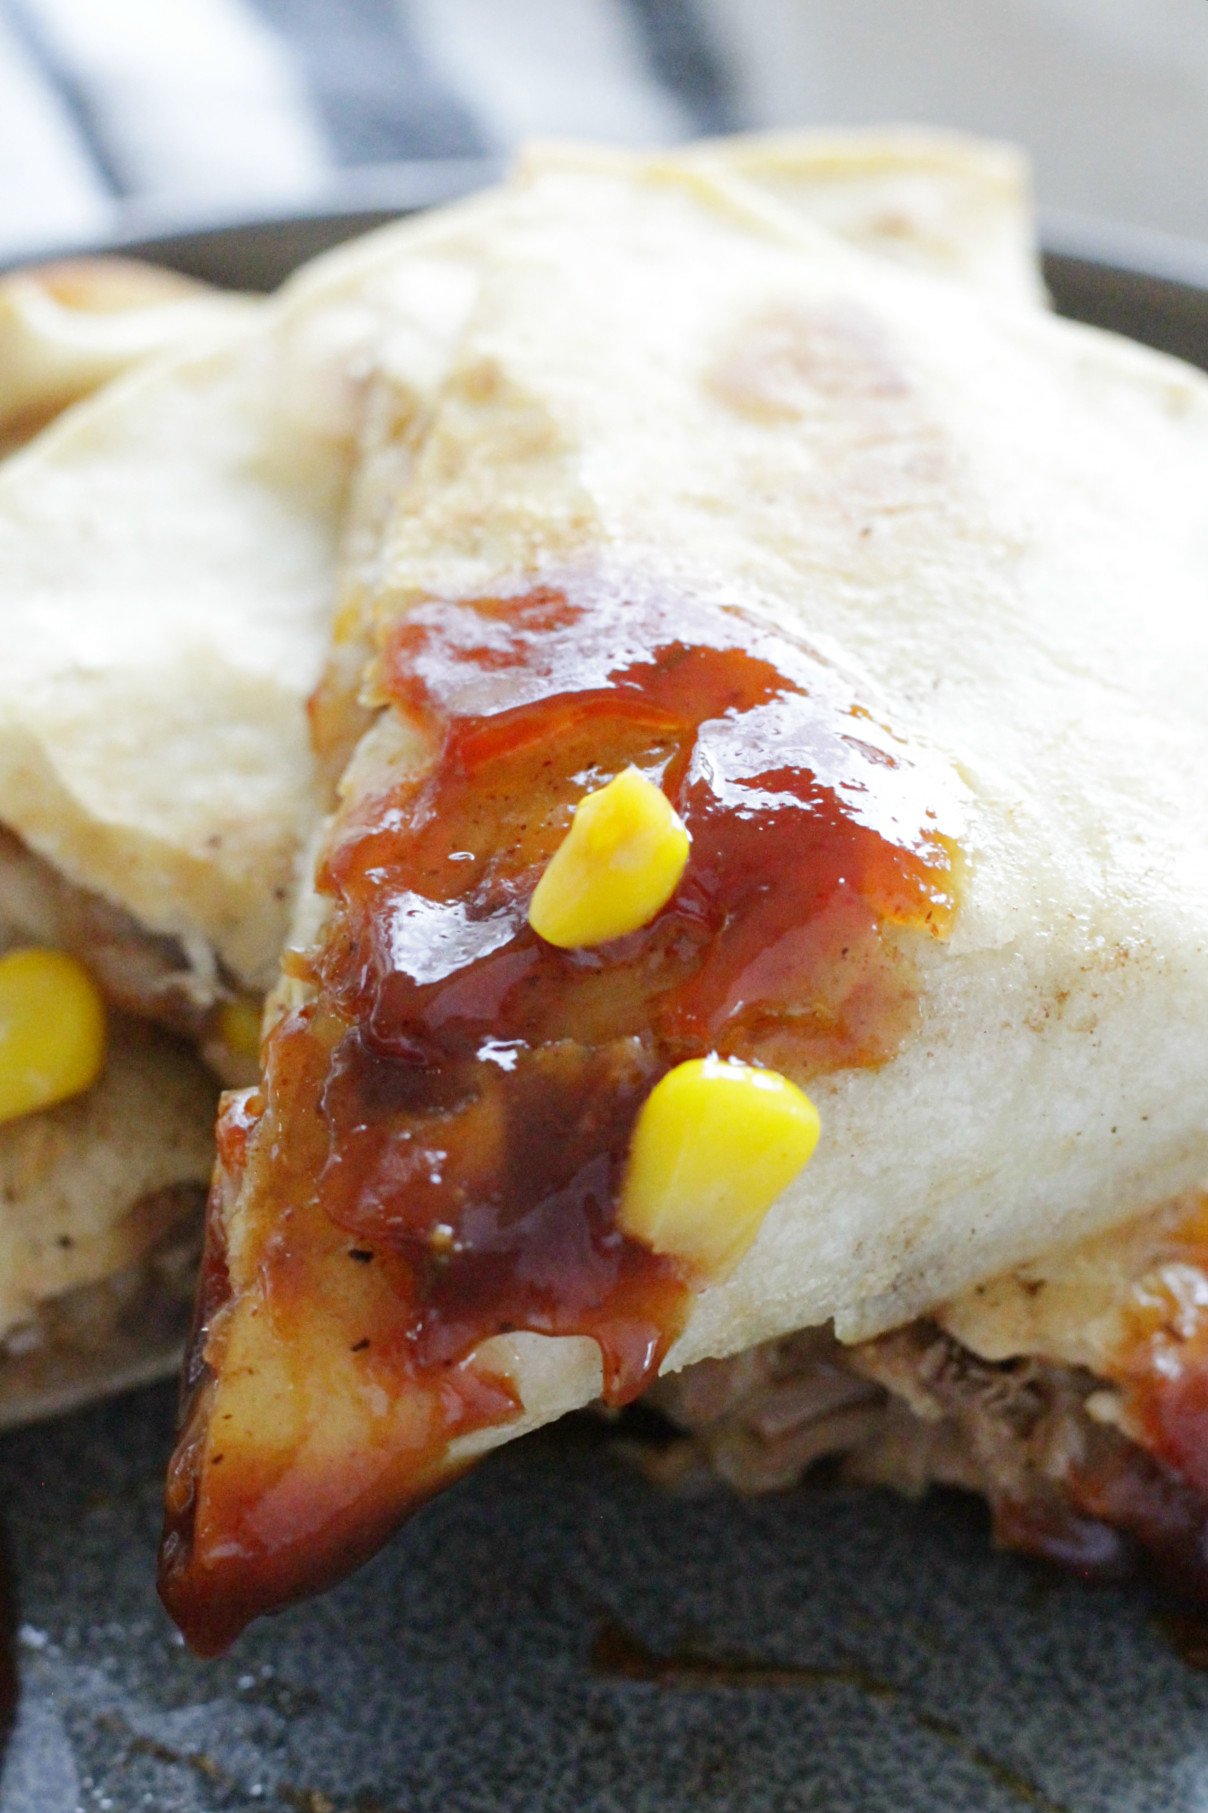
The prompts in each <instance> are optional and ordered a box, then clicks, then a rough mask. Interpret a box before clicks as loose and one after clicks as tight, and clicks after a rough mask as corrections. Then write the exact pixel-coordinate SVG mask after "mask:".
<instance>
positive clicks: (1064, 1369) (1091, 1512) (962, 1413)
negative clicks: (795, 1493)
mask: <svg viewBox="0 0 1208 1813" xmlns="http://www.w3.org/2000/svg"><path fill="white" fill-rule="evenodd" d="M647 1401H648V1402H649V1403H651V1404H652V1405H653V1406H654V1407H655V1408H656V1409H658V1410H659V1411H661V1412H662V1413H663V1414H664V1415H665V1416H666V1417H667V1418H668V1419H669V1420H670V1421H671V1422H672V1423H673V1424H674V1425H675V1427H676V1428H677V1429H678V1430H679V1431H681V1432H682V1434H681V1435H680V1436H679V1437H678V1438H677V1439H675V1440H673V1441H672V1442H671V1443H670V1444H669V1445H668V1446H667V1447H665V1448H663V1449H661V1450H659V1449H656V1450H644V1451H643V1453H642V1464H643V1466H644V1468H645V1469H646V1471H647V1472H648V1473H650V1474H651V1475H652V1476H653V1477H655V1478H656V1479H658V1480H659V1481H660V1483H663V1484H667V1485H678V1486H685V1485H691V1484H692V1483H694V1481H699V1480H700V1479H702V1478H703V1477H705V1476H707V1475H708V1474H714V1475H719V1476H720V1477H721V1478H722V1479H724V1480H725V1481H727V1482H728V1483H729V1484H731V1485H733V1486H735V1487H736V1488H737V1489H738V1490H740V1491H743V1492H752V1493H757V1492H766V1491H774V1490H777V1489H781V1488H784V1487H788V1486H790V1485H793V1484H795V1483H796V1482H797V1481H798V1480H800V1479H801V1477H802V1476H803V1474H805V1473H806V1472H807V1471H808V1470H809V1469H810V1467H812V1466H813V1465H814V1463H815V1462H817V1461H819V1460H821V1459H823V1458H824V1457H830V1458H833V1459H837V1460H839V1462H840V1464H841V1468H842V1473H843V1476H844V1477H845V1478H848V1479H851V1480H853V1481H858V1482H861V1483H871V1484H880V1485H887V1486H891V1487H893V1488H895V1489H896V1490H898V1491H901V1492H904V1493H906V1494H908V1495H910V1496H912V1497H914V1496H918V1495H919V1494H920V1493H922V1492H923V1491H924V1490H925V1489H926V1488H927V1487H928V1486H929V1485H932V1484H939V1485H947V1486H956V1487H960V1488H962V1489H965V1490H968V1491H972V1492H975V1493H978V1494H979V1495H980V1496H982V1497H983V1498H985V1499H986V1500H987V1501H988V1503H989V1505H990V1508H991V1511H992V1514H993V1518H994V1532H995V1538H996V1540H997V1541H998V1542H999V1543H1000V1544H1001V1545H1002V1546H1004V1547H1007V1548H1013V1549H1018V1550H1023V1551H1026V1552H1029V1553H1033V1554H1038V1555H1042V1556H1044V1557H1046V1558H1048V1559H1049V1560H1052V1561H1056V1562H1058V1563H1060V1564H1061V1565H1063V1566H1065V1567H1069V1568H1072V1569H1074V1570H1075V1571H1076V1572H1078V1573H1081V1574H1084V1575H1086V1576H1088V1577H1093V1578H1100V1579H1118V1578H1121V1577H1123V1576H1125V1575H1127V1574H1129V1573H1131V1572H1133V1571H1134V1570H1135V1568H1136V1566H1137V1564H1138V1563H1141V1562H1146V1563H1148V1564H1150V1565H1151V1566H1152V1568H1153V1569H1154V1570H1155V1571H1156V1572H1157V1573H1158V1575H1159V1576H1160V1577H1161V1578H1163V1579H1164V1580H1165V1581H1167V1582H1168V1583H1170V1584H1172V1585H1174V1586H1176V1587H1177V1588H1178V1590H1179V1591H1180V1592H1183V1593H1187V1594H1190V1595H1191V1596H1193V1597H1194V1598H1196V1599H1197V1600H1200V1601H1208V1500H1205V1498H1204V1497H1203V1496H1201V1494H1200V1493H1199V1492H1197V1491H1196V1489H1195V1488H1194V1487H1193V1486H1192V1485H1191V1484H1189V1483H1188V1482H1187V1481H1186V1480H1185V1479H1184V1478H1182V1477H1181V1476H1180V1474H1179V1473H1178V1472H1176V1471H1175V1469H1174V1468H1173V1467H1171V1466H1168V1465H1167V1464H1165V1463H1164V1462H1163V1461H1161V1460H1159V1459H1156V1458H1154V1457H1153V1456H1152V1455H1150V1454H1149V1453H1147V1452H1146V1450H1145V1449H1144V1448H1143V1447H1142V1446H1141V1445H1140V1444H1139V1443H1138V1442H1136V1441H1134V1440H1133V1439H1131V1437H1130V1436H1129V1435H1128V1434H1126V1433H1125V1432H1124V1430H1123V1429H1122V1428H1121V1427H1120V1426H1119V1424H1118V1422H1117V1421H1116V1418H1117V1416H1118V1415H1119V1413H1120V1399H1119V1397H1118V1395H1117V1393H1116V1391H1115V1389H1114V1388H1113V1387H1112V1386H1111V1385H1109V1384H1106V1383H1105V1382H1104V1380H1103V1379H1101V1378H1099V1377H1097V1376H1096V1375H1095V1374H1093V1373H1091V1372H1089V1371H1087V1370H1085V1369H1083V1368H1080V1367H1076V1366H1066V1365H1059V1364H1056V1363H1053V1362H1049V1361H1044V1360H1037V1359H1032V1358H1026V1357H1024V1358H1015V1359H1008V1360H998V1361H991V1360H985V1359H982V1358H980V1357H979V1356H978V1355H977V1354H975V1353H973V1352H972V1351H971V1350H970V1349H969V1348H967V1347H965V1346H963V1345H962V1344H961V1343H960V1342H959V1341H957V1340H956V1339H955V1338H954V1337H953V1336H952V1335H950V1334H948V1333H946V1332H945V1331H944V1330H943V1329H941V1328H940V1327H939V1326H938V1325H937V1324H936V1323H934V1322H931V1321H927V1320H922V1321H918V1322H914V1323H911V1324H909V1325H908V1326H907V1327H905V1328H902V1329H897V1330H894V1331H893V1332H891V1333H889V1334H886V1335H882V1336H880V1337H878V1338H877V1339H875V1340H872V1341H866V1342H863V1343H861V1344H860V1345H858V1346H854V1347H844V1346H842V1345H841V1344H840V1343H839V1342H838V1341H837V1340H836V1339H835V1338H834V1336H833V1335H831V1334H830V1333H829V1332H828V1331H826V1330H821V1329H814V1330H807V1331H805V1332H803V1333H800V1334H795V1335H790V1336H788V1337H786V1338H785V1339H783V1340H778V1341H772V1342H768V1343H767V1344H765V1345H764V1346H761V1347H757V1348H754V1349H752V1350H750V1351H749V1352H747V1353H742V1354H737V1355H735V1356H734V1357H733V1358H731V1359H726V1360H709V1361H704V1362H702V1363H700V1364H698V1365H696V1366H694V1367H690V1368H688V1369H687V1370H686V1371H685V1372H683V1373H681V1374H678V1375H672V1376H670V1377H668V1378H666V1379H662V1380H660V1381H659V1383H658V1384H657V1385H656V1386H655V1387H654V1389H653V1390H652V1391H651V1392H650V1393H649V1394H648V1397H647Z"/></svg>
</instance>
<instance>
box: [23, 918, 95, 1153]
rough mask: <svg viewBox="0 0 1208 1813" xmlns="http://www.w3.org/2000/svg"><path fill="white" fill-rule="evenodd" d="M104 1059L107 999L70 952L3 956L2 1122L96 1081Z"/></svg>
mask: <svg viewBox="0 0 1208 1813" xmlns="http://www.w3.org/2000/svg"><path fill="white" fill-rule="evenodd" d="M104 1062H105V1003H104V1002H103V1001H102V999H101V993H100V990H99V989H98V988H97V985H96V983H95V982H94V981H93V979H92V977H91V976H90V975H89V974H88V971H87V970H86V969H85V968H84V965H83V964H82V963H80V962H78V961H77V959H76V958H75V957H69V956H68V955H67V953H66V951H53V950H23V951H10V952H9V954H8V956H7V957H0V1121H9V1120H15V1119H16V1118H17V1116H18V1115H21V1114H33V1113H34V1112H35V1111H36V1110H37V1109H39V1108H49V1107H51V1106H52V1105H53V1104H54V1103H55V1102H63V1101H66V1100H67V1098H68V1097H69V1096H72V1095H81V1094H82V1093H83V1091H84V1090H85V1089H89V1088H91V1087H92V1085H93V1083H95V1082H96V1080H97V1077H98V1076H99V1075H100V1074H101V1067H102V1065H103V1064H104Z"/></svg>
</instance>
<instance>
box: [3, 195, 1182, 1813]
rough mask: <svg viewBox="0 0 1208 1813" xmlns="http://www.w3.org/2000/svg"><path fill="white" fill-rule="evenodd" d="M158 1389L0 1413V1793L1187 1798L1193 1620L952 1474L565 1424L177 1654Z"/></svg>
mask: <svg viewBox="0 0 1208 1813" xmlns="http://www.w3.org/2000/svg"><path fill="white" fill-rule="evenodd" d="M434 180H435V181H436V182H437V186H436V187H435V188H433V182H434ZM442 180H444V182H445V186H444V187H443V188H442V187H440V182H441V181H442ZM416 183H422V184H426V185H427V186H426V187H419V186H416V184H412V186H410V187H408V186H407V185H405V184H404V185H403V186H402V188H401V190H400V192H399V193H397V194H395V195H394V196H393V198H385V197H383V196H382V195H381V194H380V193H378V194H376V195H374V196H373V197H370V198H368V199H367V198H365V197H360V198H354V202H353V205H352V206H351V207H350V208H349V209H346V210H342V211H336V212H328V213H322V214H313V215H310V216H307V217H304V218H295V219H292V220H290V221H287V222H279V223H269V224H263V223H261V224H255V225H243V226H237V227H223V228H209V229H205V230H201V231H191V232H188V233H184V234H175V235H172V236H159V237H157V238H155V239H153V240H152V241H150V242H142V243H137V244H136V243H134V242H132V241H129V240H127V241H123V242H122V249H123V250H134V251H139V252H142V253H144V254H150V255H152V256H155V257H157V258H159V259H161V260H163V261H164V262H167V263H171V264H175V265H178V266H179V267H181V268H183V269H186V270H190V271H194V272H196V273H198V274H199V275H203V276H207V277H210V278H213V279H216V280H218V281H220V282H223V281H225V282H228V283H232V284H235V285H239V286H244V287H255V286H264V285H267V284H270V283H273V282H275V281H277V280H278V279H279V278H281V277H282V276H284V275H285V274H286V272H287V271H288V270H289V269H290V268H291V267H292V266H293V265H294V264H295V263H297V262H298V261H299V260H300V259H302V258H304V257H306V256H309V255H310V254H312V253H313V252H316V251H318V250H320V249H321V248H322V247H323V246H325V245H328V244H332V243H334V242H335V241H336V240H338V239H341V238H344V237H347V236H348V235H349V234H350V233H353V232H357V231H360V230H363V229H364V228H366V227H368V226H371V225H373V224H374V223H375V222H376V221H377V220H379V219H384V218H386V217H387V216H388V215H389V214H391V213H394V212H397V211H398V208H399V207H400V206H409V205H411V206H413V205H416V203H417V202H422V201H426V200H430V199H435V198H438V197H439V198H443V196H444V195H445V194H448V193H450V192H452V190H453V189H455V188H456V187H458V186H461V184H462V183H464V174H463V175H462V176H460V177H459V178H457V179H456V180H453V179H434V178H432V177H431V176H425V177H422V178H419V179H416ZM390 199H392V200H393V205H387V203H388V201H389V200H390ZM1047 237H1048V240H1049V243H1050V245H1052V246H1053V247H1054V250H1053V252H1052V253H1051V255H1050V257H1049V260H1048V278H1049V282H1050V285H1051V287H1052V290H1053V293H1054V295H1055V297H1056V299H1057V302H1058V304H1059V305H1060V306H1061V307H1062V308H1063V309H1064V310H1065V311H1066V312H1068V313H1071V314H1075V315H1078V316H1080V317H1081V318H1083V319H1085V320H1089V321H1096V322H1099V323H1101V324H1102V325H1105V326H1110V327H1115V328H1119V329H1121V330H1122V331H1124V332H1127V333H1131V334H1133V335H1135V336H1137V337H1138V338H1141V339H1146V340H1150V341H1152V342H1153V343H1154V344H1156V345H1160V346H1163V347H1165V348H1167V349H1169V350H1171V351H1175V352H1179V353H1181V354H1182V355H1184V356H1185V357H1190V358H1193V359H1197V360H1198V361H1199V362H1200V363H1201V364H1204V365H1205V366H1208V258H1201V257H1200V256H1199V255H1198V254H1197V253H1195V252H1194V251H1193V250H1191V249H1187V248H1181V247H1179V246H1177V245H1172V244H1170V243H1169V242H1165V241H1149V240H1134V239H1132V238H1130V237H1121V236H1119V235H1116V234H1112V235H1110V236H1105V235H1103V234H1101V233H1098V232H1097V231H1095V230H1090V229H1087V228H1085V227H1079V226H1078V225H1077V223H1071V222H1068V221H1056V222H1051V223H1049V229H1048V235H1047ZM173 1410H174V1393H173V1392H172V1390H171V1389H170V1388H169V1387H167V1386H160V1387H153V1388H151V1389H147V1390H144V1391H141V1392H138V1393H132V1394H129V1395H127V1396H125V1397H122V1398H119V1399H117V1400H115V1401H114V1402H112V1403H110V1404H107V1405H104V1406H101V1407H99V1408H96V1409H93V1410H91V1411H88V1412H85V1413H81V1414H78V1415H76V1416H73V1417H71V1418H69V1419H65V1420H63V1421H60V1422H57V1423H53V1424H47V1425H44V1426H42V1427H40V1428H35V1429H27V1430H23V1431H20V1432H18V1433H14V1434H9V1435H7V1436H5V1437H3V1438H2V1439H0V1505H2V1507H3V1519H4V1525H5V1529H6V1544H7V1562H8V1565H7V1569H6V1573H7V1578H8V1582H9V1602H8V1604H7V1606H6V1607H5V1610H4V1616H5V1619H6V1623H7V1637H8V1643H7V1649H6V1651H5V1652H2V1653H0V1666H4V1667H7V1666H8V1665H9V1663H10V1662H11V1667H12V1669H13V1670H14V1671H15V1681H10V1682H9V1683H8V1685H9V1687H10V1689H11V1690H13V1691H10V1694H9V1699H10V1701H15V1709H14V1710H13V1711H12V1713H11V1715H10V1717H9V1729H8V1730H7V1733H6V1736H7V1745H6V1749H5V1751H4V1757H3V1763H2V1764H0V1813H77V1810H81V1813H85V1810H86V1813H109V1810H111V1813H140V1810H143V1809H146V1810H148V1813H219V1810H220V1809H225V1810H238V1813H250V1810H252V1809H256V1808H260V1807H264V1808H276V1809H286V1810H290V1809H292V1810H293V1813H721V1810H723V1809H724V1810H726V1813H731V1810H733V1813H740V1810H741V1813H798V1810H801V1813H806V1810H807V1809H810V1810H812V1809H818V1813H1026V1810H1028V1809H1030V1810H1031V1813H1204V1810H1205V1809H1208V1673H1204V1674H1202V1673H1198V1672H1196V1671H1195V1670H1194V1669H1192V1668H1191V1667H1189V1666H1187V1664H1186V1662H1185V1661H1184V1660H1182V1659H1180V1652H1181V1653H1182V1654H1188V1653H1190V1654H1194V1652H1195V1650H1196V1648H1197V1645H1198V1646H1200V1647H1202V1649H1203V1651H1204V1656H1205V1660H1208V1632H1206V1633H1205V1634H1204V1635H1203V1636H1202V1637H1201V1636H1199V1635H1198V1633H1197V1632H1196V1631H1194V1630H1189V1629H1187V1628H1183V1629H1181V1630H1179V1631H1177V1632H1176V1630H1175V1628H1174V1625H1173V1622H1172V1619H1171V1617H1170V1615H1169V1614H1168V1613H1164V1612H1163V1611H1162V1610H1161V1609H1160V1608H1159V1607H1158V1606H1157V1605H1156V1604H1155V1603H1154V1602H1153V1601H1152V1600H1150V1599H1149V1598H1147V1597H1146V1596H1145V1594H1144V1593H1142V1592H1141V1591H1140V1590H1139V1589H1138V1590H1136V1591H1129V1592H1120V1591H1110V1592H1108V1591H1103V1590H1099V1591H1091V1590H1089V1589H1086V1588H1083V1587H1080V1586H1078V1585H1077V1584H1075V1583H1073V1582H1071V1581H1068V1580H1064V1579H1062V1578H1060V1577H1057V1576H1054V1575H1052V1574H1049V1573H1047V1572H1044V1571H1042V1570H1040V1569H1039V1568H1038V1567H1036V1566H1035V1565H1033V1564H1029V1563H1026V1562H1023V1561H1020V1560H1018V1559H1015V1558H1013V1557H1008V1556H1002V1555H994V1554H992V1553H991V1551H990V1549H989V1547H988V1539H987V1532H986V1527H985V1520H984V1518H983V1516H982V1514H981V1512H980V1510H979V1509H978V1508H977V1507H975V1506H973V1505H970V1504H968V1503H966V1502H964V1501H962V1500H960V1499H957V1498H954V1497H944V1496H939V1495H936V1496H933V1497H932V1498H931V1499H929V1500H928V1501H927V1502H925V1503H923V1504H921V1505H907V1504H903V1503H901V1502H899V1501H897V1500H895V1499H892V1498H890V1497H889V1496H887V1495H885V1494H882V1493H874V1492H865V1493H856V1492H850V1491H846V1490H826V1489H823V1488H820V1487H812V1488H808V1489H806V1490H803V1491H800V1492H795V1493H792V1494H789V1495H786V1496H783V1497H777V1498H770V1499H762V1500H758V1501H754V1502H744V1501H741V1500H739V1499H736V1498H734V1497H731V1496H728V1495H726V1494H725V1493H723V1492H721V1491H718V1492H716V1493H715V1494H712V1495H710V1496H708V1497H704V1498H694V1499H682V1498H671V1497H667V1496H665V1495H662V1494H660V1493H658V1492H657V1491H655V1490H653V1489H652V1488H651V1487H649V1486H647V1485H646V1484H645V1483H644V1482H643V1480H642V1478H641V1477H640V1476H639V1475H638V1474H637V1473H636V1472H634V1471H633V1470H632V1469H631V1468H629V1467H628V1466H627V1465H625V1464H624V1463H623V1462H622V1461H621V1460H620V1459H619V1458H618V1456H617V1453H616V1449H615V1444H614V1443H613V1442H612V1440H611V1438H610V1436H609V1435H608V1433H607V1432H606V1431H604V1430H603V1429H601V1428H598V1427H596V1426H594V1425H591V1424H589V1423H587V1422H585V1421H575V1422H572V1423H570V1424H567V1425H565V1426H563V1427H561V1428H559V1429H557V1430H555V1431H553V1432H551V1433H549V1434H547V1435H545V1436H542V1437H538V1438H536V1439H534V1440H530V1441H527V1442H523V1443H518V1444H516V1445H515V1446H513V1447H510V1448H507V1449H505V1450H504V1451H503V1452H502V1453H500V1454H499V1455H497V1456H496V1457H494V1458H493V1459H492V1460H490V1461H489V1462H488V1463H487V1464H486V1465H485V1466H484V1467H483V1468H482V1469H481V1470H480V1471H479V1472H478V1473H477V1474H475V1475H474V1476H472V1477H471V1478H470V1479H468V1480H466V1481H465V1482H463V1483H462V1484H461V1485H459V1486H457V1487H455V1488H454V1490H453V1491H452V1492H450V1493H449V1494H447V1495H446V1496H444V1497H443V1498H441V1499H440V1500H439V1501H438V1502H437V1503H435V1504H434V1505H432V1506H430V1507H429V1508H428V1509H426V1510H425V1511H423V1512H421V1513H420V1515H419V1516H418V1517H416V1518H415V1519H414V1520H413V1521H412V1523H411V1524H410V1525H409V1526H408V1527H407V1528H406V1529H405V1530H404V1531H403V1532H402V1534H401V1535H400V1536H399V1537H398V1538H397V1539H396V1540H395V1541H394V1542H393V1543H392V1544H391V1546H390V1547H389V1549H388V1550H387V1551H386V1552H385V1553H384V1554H383V1555H381V1556H379V1557H378V1559H377V1560H376V1561H375V1562H374V1563H373V1564H372V1565H371V1566H369V1567H368V1568H366V1569H364V1570H363V1571H362V1572H361V1573H360V1574H359V1575H358V1576H357V1577H356V1578H355V1579H353V1580H351V1581H349V1582H348V1583H347V1584H346V1585H344V1586H343V1587H341V1588H339V1589H338V1590H337V1591H335V1592H333V1593H330V1594H328V1595H327V1596H326V1597H325V1598H323V1599H321V1600H318V1601H316V1602H315V1603H313V1604H309V1605H304V1606H301V1607H298V1608H297V1609H295V1610H293V1611H290V1612H288V1613H286V1614H284V1615H283V1616H281V1617H280V1618H277V1619H275V1620H273V1621H271V1622H267V1623H262V1624H260V1625H258V1626H256V1627H255V1628H254V1629H253V1630H252V1631H251V1632H249V1634H248V1635H247V1636H246V1637H244V1638H243V1639H242V1640H241V1642H240V1643H239V1644H238V1645H237V1646H236V1649H235V1650H234V1652H233V1653H232V1654H231V1655H230V1656H228V1657H226V1658H225V1659H224V1660H222V1661H220V1662H216V1663H213V1662H212V1663H200V1662H196V1661H194V1660H193V1659H192V1658H191V1657H190V1656H189V1654H188V1653H187V1651H186V1650H185V1649H184V1648H183V1646H182V1644H181V1643H180V1641H179V1639H178V1638H177V1637H176V1635H175V1633H174V1632H173V1630H172V1628H171V1626H170V1625H169V1623H168V1620H167V1618H166V1617H165V1616H164V1615H163V1613H162V1612H161V1611H160V1608H159V1605H158V1602H157V1600H156V1598H155V1593H154V1586H153V1564H154V1549H155V1542H156V1537H157V1534H158V1527H159V1505H160V1490H161V1477H162V1470H163V1464H164V1460H165V1458H166V1455H167V1452H168V1447H169V1443H170V1439H171V1433H172V1423H173ZM5 1657H7V1658H8V1660H7V1661H6V1660H5Z"/></svg>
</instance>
